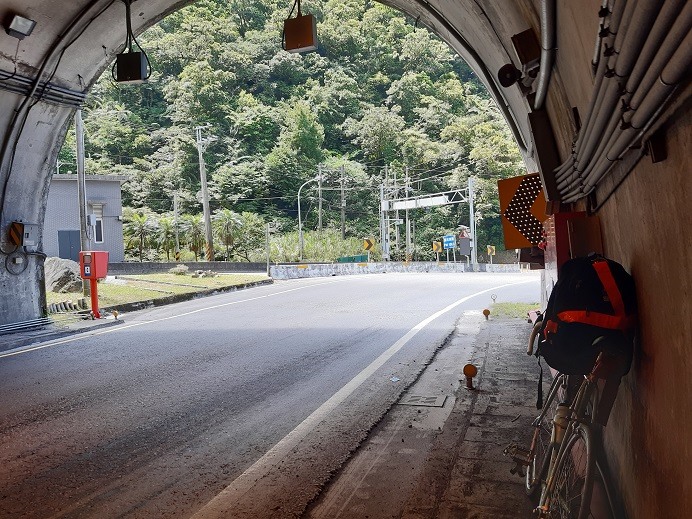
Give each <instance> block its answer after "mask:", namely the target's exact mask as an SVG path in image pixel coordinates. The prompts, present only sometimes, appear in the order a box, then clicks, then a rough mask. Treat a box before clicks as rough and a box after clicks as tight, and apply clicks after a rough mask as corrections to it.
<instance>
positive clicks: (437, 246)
mask: <svg viewBox="0 0 692 519" xmlns="http://www.w3.org/2000/svg"><path fill="white" fill-rule="evenodd" d="M432 246H433V252H442V242H441V241H434V242H432Z"/></svg>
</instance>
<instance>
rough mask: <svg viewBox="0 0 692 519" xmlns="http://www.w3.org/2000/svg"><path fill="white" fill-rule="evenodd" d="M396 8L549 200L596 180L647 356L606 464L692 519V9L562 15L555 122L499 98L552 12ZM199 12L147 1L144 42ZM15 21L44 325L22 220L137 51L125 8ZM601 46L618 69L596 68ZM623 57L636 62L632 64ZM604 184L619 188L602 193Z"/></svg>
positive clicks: (9, 175) (0, 115)
mask: <svg viewBox="0 0 692 519" xmlns="http://www.w3.org/2000/svg"><path fill="white" fill-rule="evenodd" d="M382 2H383V3H384V4H387V5H390V6H392V7H395V8H397V9H400V10H402V11H404V12H406V13H408V14H409V15H410V16H412V17H413V18H414V19H418V20H419V22H420V23H422V24H424V25H426V26H428V27H430V28H431V29H432V30H433V31H434V32H436V33H437V34H438V35H440V37H441V38H442V39H443V40H445V41H446V42H447V43H448V44H449V45H450V46H451V47H452V48H454V49H455V50H456V51H457V52H458V53H459V54H460V55H461V56H462V57H464V58H466V59H467V60H468V61H469V63H470V65H471V66H472V68H474V69H475V71H476V72H477V73H478V75H479V76H480V77H481V79H483V80H484V82H485V83H486V85H487V86H489V90H490V91H491V92H493V95H494V97H495V98H496V101H497V102H498V104H499V105H500V106H501V107H504V108H505V110H506V115H507V119H508V121H509V122H510V125H511V126H513V131H514V132H515V136H516V137H517V140H518V141H519V142H520V143H523V146H524V158H525V161H526V165H527V169H529V170H530V171H535V170H536V169H537V170H538V171H539V172H540V173H541V175H542V177H543V180H544V185H545V186H546V187H548V186H547V184H548V183H549V182H553V184H554V185H553V186H552V187H553V189H557V187H559V186H558V184H559V183H561V184H562V188H560V189H562V190H563V191H562V194H566V195H567V198H566V199H567V200H568V201H570V202H571V201H572V200H574V201H576V202H577V203H576V204H573V205H572V206H570V207H569V208H572V209H575V208H576V209H584V208H585V203H584V199H583V195H585V194H587V192H586V191H585V190H584V186H583V185H582V184H585V185H586V187H587V188H589V189H590V187H593V186H591V183H593V181H594V179H595V180H596V183H597V186H595V187H596V189H595V190H593V191H589V192H588V193H589V194H591V195H593V196H594V200H593V203H592V204H591V206H592V209H593V210H594V212H595V213H596V214H597V215H598V217H599V218H600V230H601V234H602V241H603V249H604V252H605V253H606V255H608V256H609V257H611V258H613V259H616V260H617V261H619V262H621V263H622V264H623V265H624V266H625V267H626V268H627V269H628V270H630V271H631V272H632V273H633V275H634V277H635V280H636V284H637V292H638V293H637V295H638V299H639V303H640V307H641V311H640V331H641V341H640V345H639V349H638V351H637V352H636V355H635V363H634V366H633V369H632V372H631V374H630V375H628V377H627V379H626V380H625V383H623V385H622V386H621V390H620V394H619V395H618V400H617V401H616V405H615V408H614V410H613V414H612V416H611V424H613V425H609V427H608V429H607V430H606V444H607V450H608V454H609V457H610V459H611V461H612V465H613V469H614V470H613V471H614V473H616V474H618V475H619V483H620V487H621V488H620V489H621V492H622V495H623V500H624V501H625V503H626V505H627V512H628V515H629V517H632V518H633V519H638V518H648V517H677V516H683V515H685V512H689V511H692V484H691V483H690V480H689V478H688V477H687V471H688V466H689V461H690V455H689V447H688V443H689V438H688V436H689V433H688V432H687V431H688V429H689V428H688V427H687V426H688V425H692V422H691V419H690V417H691V416H692V376H691V375H692V368H691V363H690V354H689V346H690V344H692V325H691V323H692V320H690V318H689V316H690V315H691V314H692V303H691V302H690V297H689V295H690V293H692V272H691V271H690V269H689V265H690V264H692V234H691V233H690V228H691V227H692V213H691V212H690V210H689V198H690V196H691V194H692V175H690V174H689V148H690V144H691V142H692V131H691V128H692V125H691V124H690V123H691V121H692V117H691V110H690V107H691V104H690V102H689V101H690V94H691V93H692V91H691V89H690V83H689V72H688V71H689V70H690V68H691V67H692V51H691V50H690V48H691V47H690V45H691V41H692V40H691V36H690V27H691V26H692V3H691V2H686V1H685V0H666V1H665V2H663V1H661V0H639V1H637V2H634V1H625V0H614V1H608V2H605V5H606V6H610V7H612V8H613V15H612V16H609V17H607V18H608V20H606V19H605V18H604V17H601V12H602V11H601V9H602V7H603V5H604V2H603V0H584V1H579V2H576V1H573V0H555V2H554V4H555V6H556V7H557V9H556V13H555V18H556V39H555V42H554V45H553V46H552V48H546V49H544V50H546V51H554V50H555V49H557V58H556V60H555V65H554V67H551V70H552V76H551V78H550V85H549V89H548V92H547V98H546V102H545V107H544V109H542V110H534V109H532V107H531V104H530V103H529V101H528V100H527V98H526V97H525V96H524V95H523V94H522V92H521V90H520V88H519V87H518V86H517V85H514V86H512V87H510V88H507V89H501V88H498V87H497V86H496V85H494V81H495V80H494V75H495V73H496V72H497V70H498V69H499V68H500V67H501V66H502V65H504V64H506V63H509V62H513V63H514V64H515V65H518V59H517V57H516V53H515V51H514V47H513V44H512V41H511V37H512V36H513V35H515V34H517V33H520V32H522V31H524V30H526V29H533V30H534V32H535V33H536V34H537V35H540V33H541V30H540V28H539V27H540V25H541V15H540V13H541V10H542V9H543V8H545V7H546V6H547V5H548V4H552V3H553V2H550V1H541V0H512V1H507V0H505V1H496V0H455V1H449V0H382ZM189 3H191V2H190V1H189V0H183V1H176V0H146V1H144V0H136V1H134V2H133V5H132V12H133V19H134V20H133V21H134V23H133V27H134V30H135V32H137V33H139V32H141V31H142V30H144V29H145V28H147V27H149V26H151V25H152V24H154V23H156V22H157V21H159V20H161V19H162V18H163V17H165V16H166V15H167V14H169V13H171V12H173V11H175V10H177V9H179V8H181V7H183V6H185V5H187V4H189ZM288 4H289V2H288V1H287V7H288ZM13 13H18V14H21V15H24V16H27V17H29V18H31V19H33V20H35V21H36V22H37V25H36V28H35V29H34V32H33V34H31V35H30V36H29V37H27V38H26V39H24V40H21V41H19V40H17V39H15V38H13V37H11V36H8V35H7V34H5V33H4V32H0V135H1V136H2V138H1V139H0V142H1V143H2V146H3V148H2V149H3V150H4V151H3V152H2V162H0V190H2V191H0V193H2V192H4V196H3V198H2V200H0V203H2V223H1V225H0V245H1V250H0V295H1V296H2V297H0V325H2V324H7V323H15V322H20V321H25V320H28V319H32V318H36V317H38V316H40V315H41V314H42V305H43V304H44V303H43V301H44V297H43V294H42V293H41V291H42V287H43V283H42V276H43V273H42V263H41V258H40V257H39V256H33V255H30V256H28V257H27V258H26V262H27V263H26V264H25V265H22V266H21V267H20V268H25V270H24V271H23V272H21V273H19V274H11V273H9V272H8V270H7V269H6V268H5V263H6V262H7V261H8V258H9V256H8V254H7V252H8V251H9V250H10V246H9V244H8V243H7V226H8V225H9V223H10V222H11V221H13V220H22V221H24V222H31V223H39V224H40V223H41V222H42V221H43V212H44V206H45V196H46V192H47V187H48V182H49V177H50V171H51V168H52V166H53V164H54V162H55V158H56V155H57V153H58V148H59V146H60V144H61V143H62V141H63V139H64V134H65V132H66V128H67V124H68V122H69V120H70V118H71V116H72V114H73V112H74V109H75V107H76V106H77V105H79V103H80V102H81V100H82V99H83V97H84V95H85V92H86V91H87V90H88V89H89V87H90V86H91V85H92V84H93V82H94V81H95V79H96V78H97V77H98V75H99V74H100V73H101V72H102V71H104V70H105V69H106V68H107V67H108V65H109V63H111V62H112V60H113V58H114V56H115V54H116V53H117V52H118V50H119V49H120V47H121V46H122V45H123V40H124V13H125V9H124V6H123V3H122V1H121V0H75V1H72V2H48V1H45V0H26V1H20V0H4V1H3V2H2V5H1V6H0V21H2V23H3V25H4V26H6V25H7V19H8V17H9V16H10V15H11V14H13ZM606 28H607V30H605V29H606ZM628 28H631V29H632V30H627V29H628ZM277 38H278V35H277ZM602 39H604V41H602ZM605 40H607V41H605ZM597 44H600V45H599V48H600V49H601V50H602V51H607V53H606V52H601V53H596V54H595V53H594V47H595V46H596V45H597ZM604 44H607V47H605V46H604ZM623 55H627V59H624V60H622V61H618V56H623ZM15 56H16V58H15ZM595 56H599V59H598V60H596V63H594V61H593V60H594V57H595ZM645 59H646V60H650V61H651V63H650V64H647V63H644V60H645ZM58 64H59V66H58ZM594 64H595V65H597V66H596V67H593V68H592V65H594ZM15 65H16V71H15V72H13V70H15ZM601 74H602V76H601ZM604 78H606V79H604ZM45 81H49V82H50V88H48V87H46V85H45V83H44V82H45ZM609 81H610V83H608V82H609ZM630 83H631V84H630ZM601 84H608V87H607V88H606V89H605V91H604V92H601V91H599V89H598V87H599V86H601ZM630 88H631V91H630ZM34 94H37V95H39V96H40V97H41V100H40V101H37V98H35V97H33V96H34ZM601 94H604V95H601ZM36 101H37V102H36ZM606 105H608V106H606ZM29 108H30V109H29ZM606 108H608V109H606ZM620 108H622V109H623V110H622V111H620ZM640 109H643V110H642V111H640ZM641 113H646V114H647V117H643V116H642V117H640V116H639V115H640V114H641ZM648 115H651V117H648ZM642 119H643V120H642ZM580 127H582V130H580ZM611 132H612V133H611ZM580 147H581V148H589V149H591V150H593V151H594V152H598V151H599V150H600V151H601V152H603V153H601V155H600V156H598V155H597V154H596V155H595V160H592V161H590V162H589V161H585V166H584V170H583V171H580V170H579V168H580V167H581V164H580V163H578V164H575V160H574V158H575V157H574V154H575V148H580ZM647 150H650V156H646V153H647ZM609 151H616V152H617V153H615V154H610V155H609V153H608V152H609ZM621 151H622V153H621ZM563 161H564V162H563ZM570 161H571V162H570ZM576 162H579V161H576ZM560 164H564V165H563V166H562V167H560V168H558V166H559V165H560ZM556 169H557V172H555V170H556ZM606 169H607V170H608V172H609V176H607V177H603V178H601V177H599V176H598V174H600V173H601V172H602V171H605V170H606ZM582 173H583V174H584V177H583V178H581V177H580V176H579V175H580V174H582ZM594 173H595V174H594ZM575 175H576V176H575ZM573 177H574V178H576V180H573ZM549 194H550V193H549ZM0 196H2V195H0ZM560 199H561V200H565V198H558V200H560ZM590 202H591V201H590ZM547 285H548V286H549V284H547ZM633 453H634V454H633ZM652 468H655V470H651V469H652ZM669 481H676V482H679V484H678V485H670V484H669V483H668V482H669ZM681 511H682V514H681ZM687 515H689V513H688V514H687Z"/></svg>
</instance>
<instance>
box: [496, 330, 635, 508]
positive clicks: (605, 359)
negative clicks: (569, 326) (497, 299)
mask: <svg viewBox="0 0 692 519" xmlns="http://www.w3.org/2000/svg"><path fill="white" fill-rule="evenodd" d="M539 327H540V323H536V325H535V327H534V331H532V334H531V336H530V338H529V348H528V350H527V353H529V354H531V353H533V342H534V341H535V338H536V333H535V332H536V331H537V329H538V328H539ZM609 341H610V339H606V337H599V338H598V339H596V340H595V341H594V346H598V347H599V349H601V353H600V354H599V355H598V358H597V360H596V362H595V364H594V368H593V369H592V371H591V372H590V373H589V374H588V375H584V376H583V377H582V380H581V383H580V384H579V385H578V386H577V385H576V383H577V382H579V378H575V377H574V376H570V375H565V374H558V375H557V376H556V377H555V378H554V379H553V382H552V384H551V386H550V390H549V391H548V396H547V398H546V401H545V404H544V406H543V410H542V412H541V413H540V414H539V415H538V417H536V419H535V420H534V421H533V423H532V427H533V428H534V433H533V437H532V440H531V445H530V447H529V449H524V448H521V447H519V446H518V445H516V444H512V445H509V446H508V447H507V448H506V449H505V451H504V452H505V454H506V455H510V456H511V457H512V459H513V461H514V462H515V463H516V466H515V467H514V468H513V469H512V470H511V472H512V473H518V474H519V475H521V476H524V477H525V490H526V493H527V494H528V495H529V496H531V497H535V496H536V495H537V494H538V493H539V491H540V499H539V501H538V506H537V507H536V509H535V510H534V513H535V516H536V517H538V518H540V519H548V518H550V519H553V518H560V519H586V518H588V517H593V515H592V512H591V506H592V496H593V491H594V487H595V486H596V488H598V489H599V490H600V489H602V490H603V496H602V499H601V501H605V502H606V505H607V508H608V509H609V510H608V512H609V514H610V517H611V518H617V517H620V515H619V514H618V503H617V502H616V500H615V497H614V494H613V492H611V490H610V487H609V485H608V481H609V478H608V477H607V476H608V474H607V473H606V470H605V466H604V465H603V464H602V463H601V462H600V459H599V456H598V453H597V451H598V450H599V446H600V427H601V426H602V425H605V423H606V422H607V416H608V414H609V412H610V407H611V406H612V403H613V400H614V394H613V391H612V386H611V388H610V390H609V393H608V394H607V395H606V396H607V398H606V399H605V400H603V401H602V400H601V398H600V397H601V395H600V392H599V390H598V381H599V380H617V384H619V376H621V373H618V371H619V370H620V369H621V364H622V360H623V359H622V357H621V356H620V355H619V351H620V350H619V348H618V345H617V344H615V343H612V342H609ZM615 389H617V385H616V386H615ZM568 402H571V403H569V404H568ZM524 469H526V471H525V472H524ZM597 481H598V482H599V484H598V485H595V483H596V482H597ZM599 497H601V496H599Z"/></svg>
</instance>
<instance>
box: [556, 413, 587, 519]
mask: <svg viewBox="0 0 692 519" xmlns="http://www.w3.org/2000/svg"><path fill="white" fill-rule="evenodd" d="M563 443H564V445H563V448H562V449H561V450H560V454H559V458H558V459H557V462H556V465H555V469H554V473H553V476H552V478H553V480H552V488H549V489H548V496H549V507H548V510H549V514H548V517H550V518H551V519H553V518H559V519H588V518H589V517H591V495H592V492H593V484H594V470H595V451H594V443H593V434H592V432H591V429H590V427H589V426H588V425H584V424H579V425H578V426H577V427H576V428H575V429H574V430H573V431H572V432H571V434H569V435H568V436H566V437H565V438H564V439H563Z"/></svg>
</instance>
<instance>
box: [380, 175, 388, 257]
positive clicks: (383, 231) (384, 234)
mask: <svg viewBox="0 0 692 519" xmlns="http://www.w3.org/2000/svg"><path fill="white" fill-rule="evenodd" d="M385 207H386V199H385V192H384V184H380V242H381V243H382V259H383V260H384V261H388V260H389V227H388V222H387V216H386V209H385Z"/></svg>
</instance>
